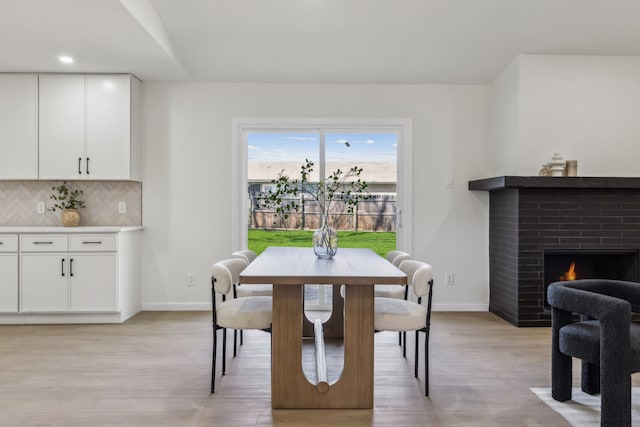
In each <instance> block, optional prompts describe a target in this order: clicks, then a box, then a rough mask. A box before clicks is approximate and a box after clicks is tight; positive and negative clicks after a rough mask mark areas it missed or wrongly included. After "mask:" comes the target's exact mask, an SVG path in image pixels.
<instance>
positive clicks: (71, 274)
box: [69, 258, 73, 277]
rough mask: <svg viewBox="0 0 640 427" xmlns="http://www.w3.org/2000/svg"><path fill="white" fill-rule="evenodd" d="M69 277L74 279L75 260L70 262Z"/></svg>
mask: <svg viewBox="0 0 640 427" xmlns="http://www.w3.org/2000/svg"><path fill="white" fill-rule="evenodd" d="M69 276H71V277H73V258H71V259H70V260H69Z"/></svg>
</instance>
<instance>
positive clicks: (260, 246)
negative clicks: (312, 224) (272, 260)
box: [249, 229, 396, 256]
mask: <svg viewBox="0 0 640 427" xmlns="http://www.w3.org/2000/svg"><path fill="white" fill-rule="evenodd" d="M312 236H313V231H307V230H256V229H250V230H249V249H251V250H252V251H254V252H255V253H257V254H260V253H261V252H262V251H264V250H265V249H266V248H267V246H299V247H309V248H310V247H311V237H312ZM340 248H369V249H372V250H373V251H374V252H376V253H377V254H379V255H381V256H386V254H387V252H389V251H392V250H394V249H395V248H396V233H394V232H386V231H384V232H383V231H379V232H367V231H338V251H340Z"/></svg>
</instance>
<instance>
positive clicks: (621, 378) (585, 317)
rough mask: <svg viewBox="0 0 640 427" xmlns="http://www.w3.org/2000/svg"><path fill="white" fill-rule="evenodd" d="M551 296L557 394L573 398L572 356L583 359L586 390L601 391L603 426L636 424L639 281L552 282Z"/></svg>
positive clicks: (553, 388) (562, 398)
mask: <svg viewBox="0 0 640 427" xmlns="http://www.w3.org/2000/svg"><path fill="white" fill-rule="evenodd" d="M547 299H548V301H549V305H550V306H551V326H552V346H551V352H552V355H551V375H552V378H551V395H552V397H553V398H554V399H555V400H558V401H561V402H564V401H566V400H569V399H571V379H572V374H571V358H572V357H576V358H579V359H582V372H581V386H582V390H583V391H584V392H585V393H588V394H598V393H600V392H601V408H602V411H601V418H600V423H601V426H602V427H627V426H631V374H632V373H633V372H638V371H640V325H638V324H635V323H631V313H632V311H637V307H638V305H639V304H640V283H635V282H624V281H619V280H605V279H584V280H574V281H569V282H555V283H552V284H550V285H549V288H548V291H547ZM575 314H579V315H580V320H579V321H577V317H576V316H575Z"/></svg>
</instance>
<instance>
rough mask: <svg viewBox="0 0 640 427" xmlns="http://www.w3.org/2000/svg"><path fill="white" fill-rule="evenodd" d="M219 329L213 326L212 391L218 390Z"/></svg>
mask: <svg viewBox="0 0 640 427" xmlns="http://www.w3.org/2000/svg"><path fill="white" fill-rule="evenodd" d="M217 335H218V331H217V330H216V327H215V326H214V327H213V356H212V357H211V393H215V390H216V349H217V347H218V339H217Z"/></svg>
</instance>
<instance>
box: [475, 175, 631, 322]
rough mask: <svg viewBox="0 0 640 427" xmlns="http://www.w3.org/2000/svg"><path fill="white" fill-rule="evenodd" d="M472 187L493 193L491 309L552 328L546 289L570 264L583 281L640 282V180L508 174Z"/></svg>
mask: <svg viewBox="0 0 640 427" xmlns="http://www.w3.org/2000/svg"><path fill="white" fill-rule="evenodd" d="M469 189H470V190H483V191H489V192H490V198H489V206H490V207H489V276H490V277H489V281H490V285H489V286H490V297H489V298H490V299H489V310H490V311H491V312H493V313H495V314H497V315H499V316H500V317H502V318H504V319H506V320H507V321H509V322H511V323H512V324H514V325H516V326H548V325H550V313H549V309H548V305H547V304H546V288H547V286H548V284H549V283H550V282H553V281H556V280H559V279H560V276H561V275H563V274H565V272H567V270H568V269H569V267H570V264H571V262H574V263H575V265H576V267H575V272H576V275H578V278H587V277H590V278H597V277H604V278H609V279H623V280H630V281H638V279H639V278H638V269H639V268H640V267H639V261H638V258H639V256H638V251H639V249H640V178H595V177H509V176H505V177H497V178H490V179H484V180H478V181H470V182H469ZM569 258H572V259H569ZM556 263H557V265H556ZM548 270H551V271H548ZM581 275H582V276H581ZM554 277H556V278H554Z"/></svg>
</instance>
